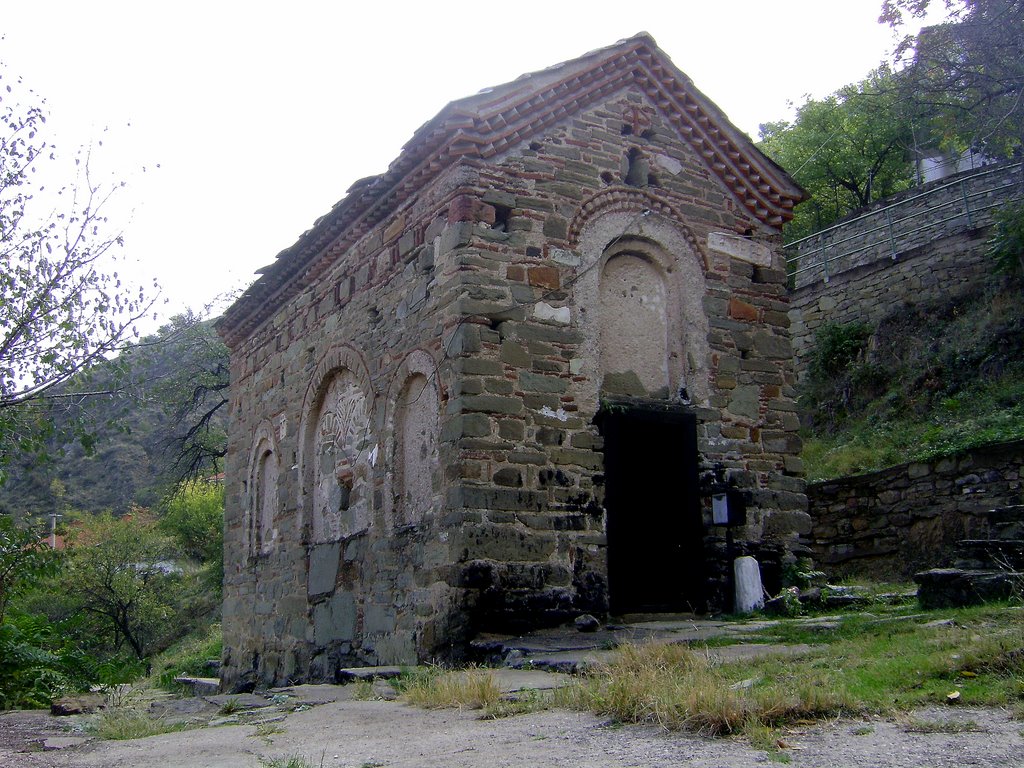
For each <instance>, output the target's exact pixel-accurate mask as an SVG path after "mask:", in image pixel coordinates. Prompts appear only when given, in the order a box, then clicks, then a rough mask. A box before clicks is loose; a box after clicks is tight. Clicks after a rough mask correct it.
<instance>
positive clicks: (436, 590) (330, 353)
mask: <svg viewBox="0 0 1024 768" xmlns="http://www.w3.org/2000/svg"><path fill="white" fill-rule="evenodd" d="M464 175H465V172H464V171H463V170H462V169H455V170H454V171H453V172H451V173H449V174H447V175H445V176H444V177H442V178H441V179H439V180H438V181H437V182H436V183H435V184H434V185H433V186H432V187H431V188H429V189H426V190H423V191H422V192H421V194H420V195H418V196H417V197H416V198H415V199H413V200H412V201H411V202H410V203H409V205H407V206H405V207H404V208H403V209H402V210H400V211H397V212H396V213H395V215H394V216H393V217H391V218H390V219H389V220H388V221H386V222H385V223H384V224H382V225H381V226H380V227H378V228H376V229H375V230H373V231H372V232H370V233H369V234H368V235H367V236H366V237H364V238H363V239H362V241H361V242H359V243H358V244H357V245H356V246H355V247H354V248H352V249H351V250H350V251H349V252H348V253H346V254H344V256H343V257H341V258H339V259H338V260H337V261H336V262H335V263H334V264H333V265H332V267H331V269H330V271H329V272H328V273H327V274H325V275H323V276H322V277H321V279H320V280H319V281H317V282H316V283H315V284H314V286H313V287H312V288H311V289H308V290H307V291H305V292H304V293H303V294H301V295H300V296H299V297H298V298H297V299H296V300H294V301H292V302H291V303H290V304H289V305H287V306H286V307H284V308H282V310H281V311H280V312H279V313H278V314H277V315H275V317H274V318H273V321H272V322H271V323H269V324H267V325H266V326H265V327H263V328H262V329H260V331H259V333H257V334H256V335H255V336H253V337H252V338H251V339H250V340H249V342H248V343H247V344H246V345H245V347H244V349H241V350H236V351H235V354H233V356H232V371H231V379H232V402H231V406H230V407H231V415H232V427H231V429H230V430H229V441H230V442H229V451H228V466H227V472H226V474H227V477H229V478H230V480H229V483H228V487H227V489H228V493H227V502H226V516H225V539H226V546H225V563H226V565H225V571H226V572H225V582H224V590H225V597H226V599H225V604H224V619H223V627H224V637H225V648H226V658H225V665H224V681H225V684H226V685H228V686H229V687H232V686H238V685H241V684H244V683H245V681H246V680H250V679H254V680H261V681H264V682H284V681H288V680H292V679H306V678H312V679H330V678H331V677H332V675H333V670H334V669H335V668H336V667H337V666H338V665H346V664H360V663H362V664H365V663H378V662H379V663H391V662H393V663H400V662H415V661H416V660H417V659H418V658H419V655H420V654H419V650H420V647H421V646H424V645H425V646H427V647H434V646H439V645H442V644H443V640H442V639H441V638H445V637H448V636H449V635H452V634H453V630H452V628H451V627H449V625H448V622H449V621H454V622H456V623H457V622H458V621H460V618H459V614H458V612H452V611H451V610H450V600H449V594H448V588H447V573H446V569H447V568H448V566H449V564H450V561H451V556H450V554H449V546H448V544H447V542H446V536H445V534H444V533H443V527H444V518H443V497H442V477H441V470H440V467H443V466H450V465H453V464H456V463H457V458H456V456H455V453H454V450H455V449H454V446H453V445H452V438H450V437H448V436H447V435H448V434H449V433H447V432H445V433H442V435H441V439H440V445H439V455H438V457H437V458H436V460H435V461H434V465H435V467H436V469H435V472H434V477H433V478H432V481H431V482H432V486H433V487H434V489H435V494H436V498H434V499H433V500H431V502H430V506H431V511H430V512H429V513H427V514H426V515H425V516H424V518H423V520H422V521H420V522H419V524H418V525H415V526H394V525H392V520H391V519H390V517H389V512H390V511H391V507H392V503H391V500H390V497H391V493H390V490H391V489H390V488H389V481H390V477H391V475H390V473H389V469H390V468H391V467H392V461H391V456H390V454H391V452H392V449H393V446H390V445H389V440H388V436H389V435H390V434H391V430H392V427H393V423H392V422H393V419H394V403H395V401H396V396H397V395H398V392H399V389H400V387H401V384H402V378H403V377H404V375H405V374H407V373H408V372H409V371H408V370H407V369H408V364H407V360H408V358H409V357H410V354H418V355H420V356H424V355H425V356H426V357H427V358H428V359H429V360H430V361H432V362H431V364H430V367H429V368H428V369H427V371H426V373H427V374H429V376H430V379H431V381H432V382H433V384H434V385H435V386H434V387H433V389H432V390H431V391H432V392H434V393H435V394H433V397H434V399H435V401H436V402H434V403H433V404H432V405H433V407H434V408H435V410H436V412H438V413H441V412H442V411H443V408H444V404H445V402H447V400H448V397H449V394H448V392H449V389H450V387H451V380H450V366H447V367H446V366H443V365H441V364H440V363H439V362H436V361H440V360H442V359H443V357H444V353H443V350H442V345H443V341H442V340H443V338H444V334H445V332H446V329H447V330H449V331H450V328H451V327H452V326H453V325H454V320H453V319H452V310H453V309H454V307H453V302H454V296H455V294H456V292H457V288H456V286H457V285H458V283H459V281H458V274H457V273H458V267H457V265H456V264H455V263H454V256H453V249H454V248H455V247H456V245H457V238H456V237H455V234H456V233H455V232H453V230H457V229H458V228H457V227H451V226H449V224H448V221H447V215H446V211H447V206H448V202H449V201H450V199H451V197H452V196H454V195H455V194H456V193H457V192H458V190H459V187H460V184H461V183H462V182H463V181H464ZM336 370H345V371H350V372H352V375H353V379H354V380H355V381H356V383H357V386H358V387H359V389H361V390H362V394H363V400H364V402H365V403H367V404H368V406H367V407H366V409H365V411H364V416H363V423H360V424H357V425H356V427H357V428H358V429H359V430H362V431H365V433H366V435H367V437H368V439H367V440H365V443H366V446H364V448H363V450H361V452H360V457H361V458H360V459H359V461H361V462H362V463H363V464H364V466H363V471H365V472H366V473H367V476H366V477H365V479H363V480H362V493H363V494H364V495H365V496H366V497H368V499H367V500H366V501H368V506H369V509H370V521H369V525H368V527H367V528H365V529H364V530H362V531H359V532H357V533H355V534H353V535H350V536H348V537H346V538H344V539H343V540H340V541H337V542H334V543H331V542H325V543H322V544H321V543H317V542H316V541H315V539H314V536H313V532H312V531H311V521H310V511H309V506H310V505H309V489H308V488H306V487H304V483H303V478H302V477H300V463H301V462H302V460H303V459H306V461H307V463H308V461H309V457H304V456H303V451H304V445H303V427H304V426H305V422H306V421H307V420H308V419H309V418H310V413H311V411H312V410H313V409H314V408H313V406H314V400H315V397H316V394H317V391H318V390H319V389H321V388H322V387H323V386H325V385H326V384H327V381H328V379H329V378H330V375H331V373H332V372H333V371H336ZM261 430H262V432H263V433H264V434H269V435H270V437H271V438H272V441H271V443H272V444H273V447H274V453H275V454H276V455H277V456H279V457H280V472H279V485H278V488H277V489H276V495H277V503H276V507H277V514H276V515H275V516H274V520H273V526H274V531H273V533H272V534H271V535H270V536H269V537H267V538H272V539H273V545H272V546H265V547H264V550H265V551H261V552H259V554H255V555H254V554H253V553H252V552H251V545H250V540H251V533H250V531H249V530H248V529H249V528H250V527H251V525H252V523H251V520H250V518H249V516H248V515H247V509H248V507H249V505H250V504H251V494H250V491H249V489H248V487H247V485H248V484H249V483H250V482H251V479H252V478H251V475H252V471H251V468H250V466H248V465H247V461H248V459H249V457H250V455H251V452H252V449H251V442H252V440H253V435H254V434H260V433H261ZM371 452H373V453H375V454H376V455H375V458H376V461H374V462H370V461H369V456H370V454H371ZM455 634H457V632H455ZM339 638H342V639H343V640H341V641H339Z"/></svg>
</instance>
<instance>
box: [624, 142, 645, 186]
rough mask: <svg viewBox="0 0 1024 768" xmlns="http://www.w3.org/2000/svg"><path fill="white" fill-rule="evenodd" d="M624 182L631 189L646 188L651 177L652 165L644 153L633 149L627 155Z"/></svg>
mask: <svg viewBox="0 0 1024 768" xmlns="http://www.w3.org/2000/svg"><path fill="white" fill-rule="evenodd" d="M623 165H624V166H625V169H624V172H623V174H622V176H623V178H622V180H623V181H624V182H626V184H628V185H629V186H631V187H646V186H647V179H648V176H649V175H650V163H648V161H647V158H646V157H644V155H643V153H642V152H641V151H640V150H639V149H637V148H636V147H633V148H631V149H630V150H629V152H627V153H626V158H625V163H623Z"/></svg>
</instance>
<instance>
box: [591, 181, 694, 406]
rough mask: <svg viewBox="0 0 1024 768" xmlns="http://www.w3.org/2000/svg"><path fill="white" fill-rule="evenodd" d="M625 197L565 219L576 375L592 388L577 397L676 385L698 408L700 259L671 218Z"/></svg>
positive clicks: (668, 391) (667, 390)
mask: <svg viewBox="0 0 1024 768" xmlns="http://www.w3.org/2000/svg"><path fill="white" fill-rule="evenodd" d="M620 197H621V198H624V199H619V198H620ZM633 197H634V195H630V194H626V195H623V194H617V195H616V197H615V198H614V201H615V202H616V206H613V207H612V208H610V209H605V210H601V209H600V207H599V206H595V205H592V204H591V205H590V209H589V217H588V218H587V219H586V220H585V221H583V222H574V227H576V237H575V238H574V239H575V245H576V250H577V252H578V253H579V255H580V260H581V264H580V267H579V274H580V277H579V279H578V280H577V283H576V287H575V291H574V294H575V296H574V303H575V304H576V306H577V307H578V312H579V313H580V323H581V328H582V330H583V338H584V340H583V349H582V355H581V357H582V361H581V372H582V373H583V374H584V375H585V376H586V377H587V378H588V380H590V381H591V382H593V386H592V388H590V390H589V392H588V393H587V396H589V397H592V398H593V399H594V400H595V401H596V400H597V399H598V398H600V397H602V396H605V395H635V396H642V397H653V398H670V399H671V398H674V397H677V396H678V395H679V393H680V391H681V390H683V389H685V390H686V394H687V395H688V396H689V397H690V399H692V400H693V401H694V402H697V403H701V402H706V399H707V397H708V394H709V391H710V382H709V380H708V375H709V374H708V372H709V370H710V366H709V362H710V361H709V346H708V318H707V314H706V312H705V309H704V295H705V292H706V281H705V270H706V261H705V259H704V257H703V255H702V254H701V253H700V251H699V249H698V246H697V244H696V240H695V239H694V237H693V235H692V233H690V231H689V230H688V229H687V228H686V227H685V225H683V224H682V223H680V222H679V221H677V220H675V216H673V215H666V213H665V212H659V210H652V208H651V207H650V202H649V201H648V200H647V196H646V195H641V193H639V192H637V193H636V195H635V197H636V199H635V200H633V199H632V198H633ZM661 207H662V208H664V205H662V206H661ZM623 209H625V210H623ZM592 407H593V408H595V409H596V407H597V403H596V402H594V403H592Z"/></svg>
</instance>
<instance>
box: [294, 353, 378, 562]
mask: <svg viewBox="0 0 1024 768" xmlns="http://www.w3.org/2000/svg"><path fill="white" fill-rule="evenodd" d="M360 364H361V360H360V359H359V358H358V356H356V355H355V353H354V351H353V350H350V349H347V348H345V349H342V350H340V351H335V352H333V353H332V354H330V355H328V356H327V357H326V358H325V360H324V361H323V362H322V363H321V365H320V366H318V369H317V372H316V374H315V375H314V379H313V381H312V382H311V384H310V389H309V390H308V392H307V397H306V403H305V405H304V407H303V421H302V426H301V428H300V434H301V435H302V440H301V443H300V455H299V465H300V471H301V477H302V483H301V495H302V498H301V499H300V509H302V510H303V511H304V520H305V521H306V526H307V527H306V529H305V531H304V534H305V536H306V537H307V539H308V541H309V542H311V543H313V544H320V543H325V542H332V541H338V540H339V539H343V538H346V537H348V536H352V535H353V534H356V533H360V532H362V531H365V530H366V529H367V528H368V527H369V526H370V521H371V511H370V510H371V499H370V496H371V489H370V469H371V466H370V462H371V456H372V455H373V454H374V447H375V446H374V442H373V429H372V424H371V407H370V401H369V400H368V398H367V391H368V386H367V382H368V378H367V377H366V376H365V367H363V366H361V365H360ZM349 365H351V366H352V367H348V366H349ZM301 524H302V523H301V522H300V525H301Z"/></svg>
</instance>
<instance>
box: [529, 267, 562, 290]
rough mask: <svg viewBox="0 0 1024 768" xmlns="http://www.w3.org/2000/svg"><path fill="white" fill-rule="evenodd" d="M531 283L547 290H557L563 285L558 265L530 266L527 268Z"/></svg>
mask: <svg viewBox="0 0 1024 768" xmlns="http://www.w3.org/2000/svg"><path fill="white" fill-rule="evenodd" d="M527 279H528V282H529V283H530V285H533V286H536V287H538V288H543V289H545V290H550V291H555V290H558V288H560V287H561V280H560V278H559V275H558V269H557V268H556V267H530V268H529V269H528V270H527Z"/></svg>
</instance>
